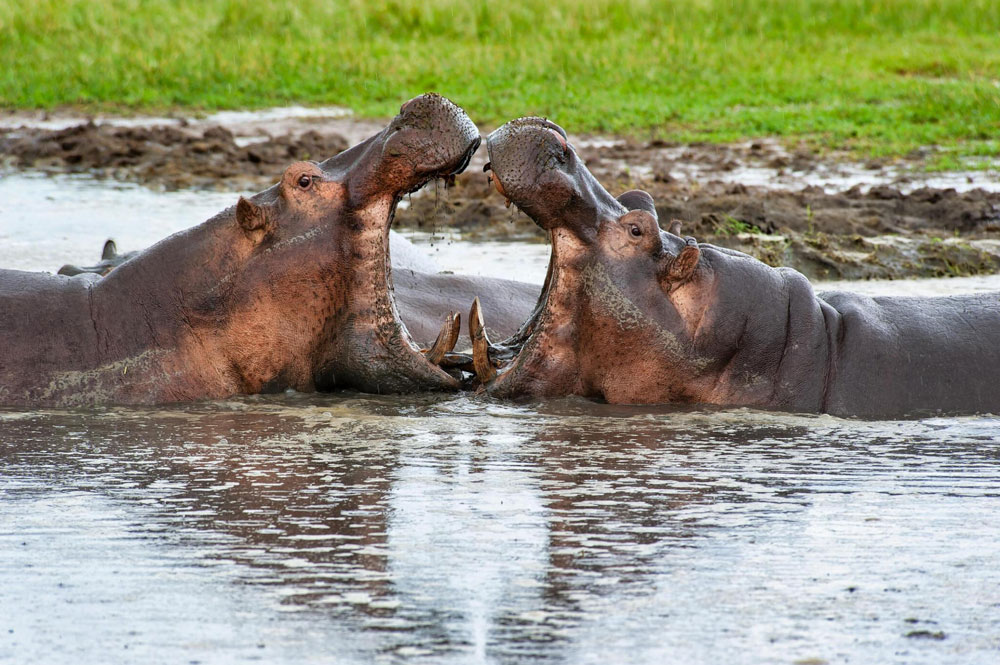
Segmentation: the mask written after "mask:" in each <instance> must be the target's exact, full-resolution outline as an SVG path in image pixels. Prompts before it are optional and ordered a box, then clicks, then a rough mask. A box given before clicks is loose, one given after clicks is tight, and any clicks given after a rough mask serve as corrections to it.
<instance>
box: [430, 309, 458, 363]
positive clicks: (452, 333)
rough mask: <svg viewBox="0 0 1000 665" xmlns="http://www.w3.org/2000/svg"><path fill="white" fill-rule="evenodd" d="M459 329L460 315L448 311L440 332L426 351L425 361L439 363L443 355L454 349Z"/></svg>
mask: <svg viewBox="0 0 1000 665" xmlns="http://www.w3.org/2000/svg"><path fill="white" fill-rule="evenodd" d="M461 330H462V317H461V315H460V314H459V313H458V312H449V313H448V316H446V317H445V319H444V325H442V326H441V332H439V333H438V336H437V339H435V340H434V344H433V345H431V348H430V349H428V350H427V351H426V353H427V356H426V358H427V361H428V362H430V363H432V364H434V365H440V364H441V361H442V360H444V357H445V355H446V354H448V353H451V352H452V351H453V350H454V348H455V344H456V343H457V342H458V335H459V332H461Z"/></svg>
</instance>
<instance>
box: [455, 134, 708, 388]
mask: <svg viewBox="0 0 1000 665" xmlns="http://www.w3.org/2000/svg"><path fill="white" fill-rule="evenodd" d="M509 124H510V126H509V127H508V126H504V127H502V128H500V129H498V130H497V131H496V132H494V133H493V134H491V135H490V136H489V137H488V139H487V147H488V149H489V151H490V164H489V167H490V169H491V170H492V172H493V176H494V178H495V179H496V180H497V182H498V187H497V189H498V191H500V192H501V193H502V194H503V195H504V196H506V197H508V198H509V199H510V200H511V201H513V202H514V203H515V204H516V205H517V206H518V207H519V208H520V209H521V210H523V211H524V212H526V213H527V214H528V215H529V217H531V218H532V219H533V220H534V221H535V222H536V223H537V224H538V225H539V226H541V227H542V228H546V229H548V230H549V231H550V237H551V239H552V254H551V257H550V263H549V273H548V276H547V278H546V286H545V288H544V289H543V294H542V298H541V300H540V303H539V306H538V308H537V310H536V313H535V314H534V315H533V317H532V319H531V320H529V322H527V323H526V324H525V326H524V328H522V330H524V331H525V334H524V335H522V336H521V337H520V338H519V339H512V340H508V342H506V343H502V344H500V345H492V344H490V343H489V341H488V340H487V339H485V335H484V333H483V332H482V329H483V326H482V320H483V319H482V314H483V313H482V312H481V311H479V308H478V306H475V305H474V307H473V312H472V314H471V315H470V316H472V320H471V322H470V323H471V324H472V325H473V327H474V329H473V331H472V332H473V351H474V357H475V363H474V364H475V367H476V370H477V376H478V378H479V380H480V382H481V384H482V385H483V387H484V388H485V390H486V391H487V392H489V393H490V394H493V395H497V396H506V397H514V396H519V395H520V396H531V397H551V396H557V395H567V394H576V395H584V396H591V397H599V398H603V399H607V400H609V401H617V402H620V401H628V402H641V401H671V400H673V399H686V397H685V395H686V391H687V387H686V385H685V381H686V378H687V377H689V376H691V375H692V371H693V372H694V374H697V373H698V370H699V369H700V368H701V367H702V366H704V364H705V363H704V360H703V359H702V358H701V357H700V356H699V354H698V353H697V352H695V351H694V347H693V344H692V342H691V340H692V337H691V334H692V330H693V329H692V327H691V326H690V325H689V323H690V322H691V321H693V320H696V319H697V316H698V315H699V314H703V311H694V310H696V309H697V303H698V302H700V292H701V289H702V288H703V287H705V286H706V285H707V284H708V282H707V281H704V280H703V281H702V282H700V283H699V286H698V293H699V297H698V298H692V297H691V295H692V293H694V291H693V290H692V288H691V287H690V284H691V283H692V278H693V277H694V276H695V270H696V268H697V267H698V265H699V258H700V252H699V249H698V245H697V243H696V242H694V240H693V239H688V240H685V239H681V238H679V237H678V236H677V235H676V234H669V233H665V232H662V231H661V230H660V228H659V225H658V223H657V220H656V218H655V208H654V207H653V206H652V200H651V199H650V198H649V196H648V195H647V194H645V193H643V192H628V193H626V194H625V195H623V196H622V197H620V200H616V199H614V198H613V197H612V196H611V195H610V194H608V193H607V191H606V190H604V188H603V187H602V186H601V185H600V183H598V182H597V181H596V179H594V178H593V176H592V175H591V174H590V172H589V171H588V170H587V169H586V167H585V166H584V165H583V164H582V163H581V162H580V161H579V160H578V159H577V158H576V155H575V152H574V151H573V149H572V147H571V146H569V145H568V144H566V145H565V147H564V141H563V140H561V134H560V133H559V132H557V131H555V130H554V129H553V128H552V127H551V126H549V125H551V123H548V122H547V121H546V122H544V123H543V122H541V121H539V120H538V119H522V120H519V121H515V122H514V123H509ZM623 204H624V205H623ZM626 206H627V207H628V208H632V210H627V209H626ZM675 230H679V229H675ZM660 356H663V357H665V358H669V362H671V363H673V364H674V365H675V366H676V367H677V368H678V371H677V372H673V373H671V372H664V373H663V376H662V377H661V376H652V375H651V371H650V369H649V366H650V364H652V365H653V366H656V367H660V366H661V364H660V363H657V362H656V360H655V359H654V358H659V357H660ZM651 360H652V363H650V362H649V361H651ZM692 363H693V365H694V367H693V368H692ZM639 375H642V376H641V377H640V376H639ZM681 377H683V379H682V378H681ZM632 384H634V385H635V386H642V390H645V389H646V388H648V387H649V386H651V385H653V384H655V388H656V389H655V390H652V391H650V392H648V393H643V392H641V391H637V390H633V389H632ZM664 396H667V399H664Z"/></svg>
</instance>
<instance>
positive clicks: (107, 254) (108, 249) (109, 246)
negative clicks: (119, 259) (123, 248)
mask: <svg viewBox="0 0 1000 665" xmlns="http://www.w3.org/2000/svg"><path fill="white" fill-rule="evenodd" d="M116 256H118V245H116V244H115V241H114V240H111V239H110V238H109V239H108V240H107V241H106V242H105V243H104V249H102V250H101V260H102V261H110V260H111V259H113V258H115V257H116Z"/></svg>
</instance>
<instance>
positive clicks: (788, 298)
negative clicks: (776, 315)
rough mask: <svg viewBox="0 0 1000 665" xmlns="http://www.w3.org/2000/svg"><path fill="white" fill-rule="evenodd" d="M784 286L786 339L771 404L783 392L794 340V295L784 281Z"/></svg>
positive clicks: (782, 347) (782, 345)
mask: <svg viewBox="0 0 1000 665" xmlns="http://www.w3.org/2000/svg"><path fill="white" fill-rule="evenodd" d="M782 286H784V287H785V293H784V296H785V305H786V307H785V339H784V341H783V342H782V344H781V358H780V359H778V366H777V367H776V368H775V370H774V386H773V387H772V390H771V402H772V403H777V399H776V398H777V394H778V391H779V390H781V376H782V374H781V367H782V365H783V364H784V362H785V356H787V355H788V350H789V349H790V348H791V346H792V343H791V338H792V295H791V293H789V289H788V284H787V282H785V281H784V280H783V281H782Z"/></svg>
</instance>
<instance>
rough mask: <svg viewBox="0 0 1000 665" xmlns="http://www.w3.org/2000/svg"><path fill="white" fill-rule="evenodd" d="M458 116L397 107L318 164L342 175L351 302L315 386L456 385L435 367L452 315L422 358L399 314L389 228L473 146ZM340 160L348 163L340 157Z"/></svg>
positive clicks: (425, 103) (437, 104)
mask: <svg viewBox="0 0 1000 665" xmlns="http://www.w3.org/2000/svg"><path fill="white" fill-rule="evenodd" d="M480 140H481V139H480V136H479V131H478V130H477V129H476V126H475V125H474V124H473V123H472V121H471V120H470V119H469V117H468V116H467V115H466V114H465V112H464V111H463V110H462V109H461V108H459V107H458V106H456V105H455V104H453V103H452V102H451V101H449V100H447V99H446V98H444V97H441V96H439V95H435V94H426V95H421V96H419V97H416V98H414V99H412V100H410V101H409V102H407V103H405V104H403V106H402V107H401V109H400V113H399V115H397V116H396V117H395V118H394V119H393V120H392V121H391V122H390V124H389V125H388V126H387V127H386V128H385V129H384V130H383V131H382V132H380V133H379V134H377V135H376V136H374V137H372V138H371V139H369V140H368V141H365V142H364V143H362V144H360V146H357V147H356V148H354V149H352V150H350V151H347V152H348V153H351V152H353V153H355V154H352V155H348V154H347V153H342V154H341V155H338V156H337V157H334V158H333V159H331V160H328V162H326V163H324V164H321V167H323V168H324V169H329V170H331V171H334V172H339V173H342V174H343V175H342V178H343V182H344V184H345V189H346V193H347V200H348V208H349V214H348V218H349V220H350V224H342V227H344V226H348V227H349V228H344V229H343V231H344V233H345V234H346V235H347V236H349V237H350V244H351V246H352V247H353V255H352V257H351V259H350V261H349V262H350V269H349V271H348V272H349V275H350V277H349V279H350V280H351V284H352V286H351V287H350V292H351V293H352V294H353V295H354V298H353V299H352V301H351V303H349V305H348V312H346V317H345V321H344V323H343V326H342V329H341V331H340V334H339V335H337V336H336V337H337V339H336V340H335V342H334V343H333V344H332V345H331V347H330V352H329V353H328V354H327V357H326V359H325V361H324V362H323V364H322V365H321V367H320V368H319V369H318V370H317V372H316V383H317V386H318V387H320V388H328V387H332V386H333V385H348V386H351V387H354V388H357V389H359V390H363V391H367V392H377V393H383V392H410V391H416V390H426V389H436V390H456V389H458V388H459V382H458V380H457V379H456V378H454V377H453V376H452V375H450V374H448V373H447V372H446V371H444V370H443V369H442V368H441V367H440V366H438V364H437V363H438V362H440V361H441V359H442V357H443V356H444V354H445V353H447V352H450V351H451V350H452V349H453V348H454V345H455V343H456V341H457V328H458V324H459V319H458V316H457V314H452V315H450V316H448V317H446V320H445V321H444V322H443V325H442V330H441V334H440V335H439V337H438V340H437V341H436V342H435V344H434V345H433V347H432V348H431V349H430V350H428V351H427V352H424V351H421V350H420V348H419V347H418V345H417V344H416V343H415V342H414V340H413V338H412V337H411V336H410V333H409V331H408V330H407V329H406V325H405V324H404V323H403V321H402V319H401V318H400V316H399V312H398V309H397V307H396V302H395V298H394V292H393V285H392V267H391V261H390V256H389V230H390V227H391V225H392V221H393V218H394V216H395V212H396V208H397V206H398V204H399V201H400V200H401V199H402V197H403V196H404V195H406V194H407V193H410V192H412V191H415V190H417V189H420V188H421V187H423V186H424V185H425V184H426V183H428V182H430V181H431V180H433V179H436V178H444V179H446V180H447V179H450V178H451V177H453V176H454V175H456V174H458V173H461V172H462V171H463V170H464V169H465V168H466V167H467V166H468V164H469V161H470V160H471V158H472V155H473V153H474V152H475V151H476V150H477V149H478V147H479V144H480ZM345 157H346V159H345Z"/></svg>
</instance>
